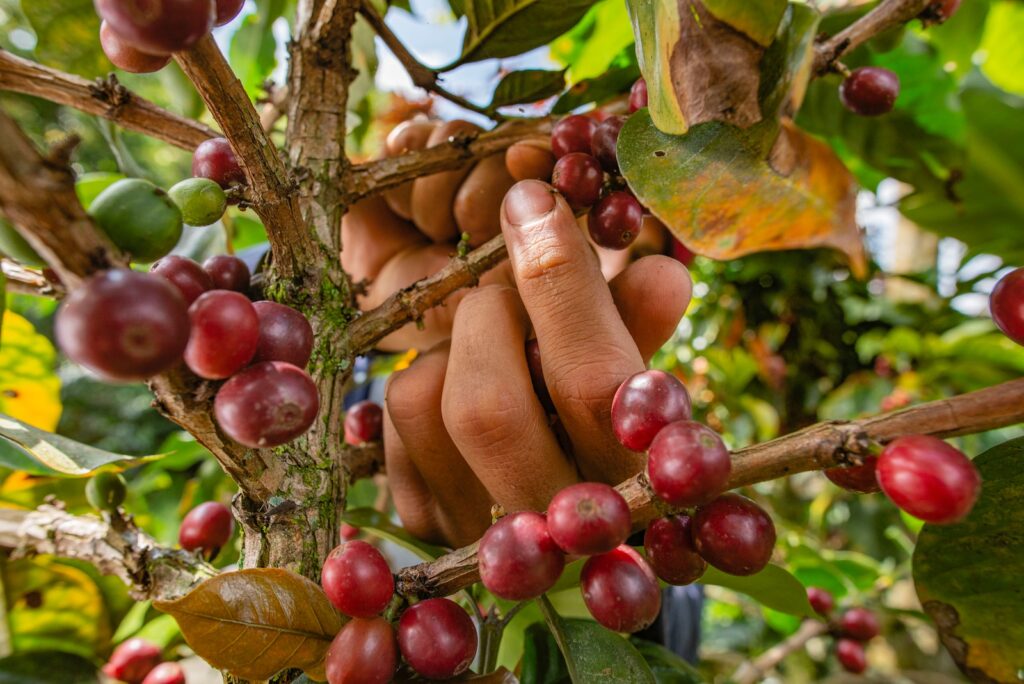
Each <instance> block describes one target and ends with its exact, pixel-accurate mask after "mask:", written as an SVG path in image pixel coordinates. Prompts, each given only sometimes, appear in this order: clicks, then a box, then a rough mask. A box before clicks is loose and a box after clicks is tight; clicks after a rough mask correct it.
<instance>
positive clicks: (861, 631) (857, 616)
mask: <svg viewBox="0 0 1024 684" xmlns="http://www.w3.org/2000/svg"><path fill="white" fill-rule="evenodd" d="M839 629H841V630H842V632H843V635H844V636H847V637H849V638H851V639H856V640H857V641H870V640H872V639H874V638H875V637H876V636H878V633H879V632H880V631H881V628H880V627H879V625H878V618H877V617H875V614H874V613H873V612H871V611H870V610H868V609H867V608H851V609H850V610H848V611H846V612H845V613H843V616H842V617H841V618H839Z"/></svg>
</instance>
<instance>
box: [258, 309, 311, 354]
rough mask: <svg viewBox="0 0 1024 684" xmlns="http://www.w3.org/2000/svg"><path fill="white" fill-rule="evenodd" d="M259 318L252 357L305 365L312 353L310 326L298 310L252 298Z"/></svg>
mask: <svg viewBox="0 0 1024 684" xmlns="http://www.w3.org/2000/svg"><path fill="white" fill-rule="evenodd" d="M252 308H253V309H255V310H256V316H257V317H258V318H259V321H260V337H259V344H258V345H257V346H256V355H255V356H253V361H284V362H286V363H290V364H292V365H293V366H298V367H299V368H305V367H306V364H307V363H309V357H310V355H311V354H312V353H313V326H311V325H310V324H309V320H308V319H307V318H306V317H305V316H303V315H302V314H301V313H299V312H298V311H296V310H295V309H293V308H291V307H290V306H285V305H284V304H278V303H277V302H255V303H254V304H253V305H252Z"/></svg>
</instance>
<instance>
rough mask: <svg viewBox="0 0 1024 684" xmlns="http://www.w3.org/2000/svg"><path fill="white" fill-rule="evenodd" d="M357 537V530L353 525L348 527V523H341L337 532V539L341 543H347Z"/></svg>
mask: <svg viewBox="0 0 1024 684" xmlns="http://www.w3.org/2000/svg"><path fill="white" fill-rule="evenodd" d="M358 536H359V528H358V527H356V526H355V525H349V524H348V523H342V524H341V529H340V530H338V537H339V538H340V540H341V541H343V542H347V541H352V540H353V539H355V538H356V537H358Z"/></svg>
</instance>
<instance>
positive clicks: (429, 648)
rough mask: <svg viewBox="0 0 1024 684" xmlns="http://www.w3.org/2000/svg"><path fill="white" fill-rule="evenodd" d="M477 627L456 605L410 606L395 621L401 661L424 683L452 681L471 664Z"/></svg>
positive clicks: (443, 602)
mask: <svg viewBox="0 0 1024 684" xmlns="http://www.w3.org/2000/svg"><path fill="white" fill-rule="evenodd" d="M476 645H477V636H476V627H475V626H474V625H473V621H472V620H471V619H470V617H469V615H467V614H466V611H464V610H463V609H462V608H461V607H460V606H459V604H457V603H455V602H454V601H450V600H448V599H444V598H436V599H428V600H426V601H422V602H420V603H417V604H416V605H414V606H411V607H410V608H409V609H408V610H406V611H405V612H404V613H402V618H401V620H399V621H398V647H399V648H400V649H401V651H402V657H404V658H405V661H406V662H407V663H409V666H410V667H412V669H413V670H415V671H416V672H417V673H418V674H419V675H421V676H423V677H426V678H427V679H451V678H452V677H457V676H458V675H460V674H462V673H463V672H465V671H466V670H468V669H469V666H470V665H472V664H473V658H475V657H476Z"/></svg>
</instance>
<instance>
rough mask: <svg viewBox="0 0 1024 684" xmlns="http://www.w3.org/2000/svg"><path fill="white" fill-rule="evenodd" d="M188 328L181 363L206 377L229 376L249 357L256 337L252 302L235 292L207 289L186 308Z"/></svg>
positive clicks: (255, 316) (257, 320)
mask: <svg viewBox="0 0 1024 684" xmlns="http://www.w3.org/2000/svg"><path fill="white" fill-rule="evenodd" d="M188 316H189V320H190V321H191V324H192V332H191V334H190V335H189V338H188V346H187V347H186V348H185V363H186V364H187V365H188V367H189V368H191V369H192V372H193V373H195V374H196V375H198V376H199V377H201V378H206V379H208V380H221V379H224V378H229V377H231V376H232V375H234V374H235V373H237V372H238V371H240V370H241V369H242V368H244V367H245V365H246V364H248V363H249V362H250V361H252V357H253V355H254V354H255V353H256V347H257V346H258V345H259V341H260V319H259V316H257V315H256V309H254V308H253V306H252V302H250V301H249V300H248V299H246V298H245V296H244V295H241V294H239V293H237V292H231V291H229V290H211V291H210V292H205V293H203V294H201V295H200V296H199V298H198V299H197V300H196V301H194V302H192V306H190V307H189V309H188Z"/></svg>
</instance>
